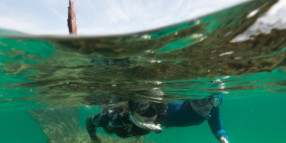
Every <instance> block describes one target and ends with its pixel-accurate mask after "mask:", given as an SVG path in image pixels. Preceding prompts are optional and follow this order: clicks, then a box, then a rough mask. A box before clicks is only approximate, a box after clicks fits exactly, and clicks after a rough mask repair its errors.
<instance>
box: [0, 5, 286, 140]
mask: <svg viewBox="0 0 286 143" xmlns="http://www.w3.org/2000/svg"><path fill="white" fill-rule="evenodd" d="M275 2H276V1H266V0H258V1H251V2H247V3H245V4H242V5H238V6H235V7H232V8H229V9H226V10H223V11H219V12H216V13H213V14H210V15H207V16H204V17H200V18H197V19H195V20H189V21H185V22H182V23H179V24H175V25H171V26H168V27H163V28H160V29H155V30H150V31H143V32H140V33H133V34H126V35H114V36H106V37H81V36H78V37H72V36H71V37H51V36H32V35H25V34H23V33H19V32H15V31H9V30H0V35H1V36H0V67H1V69H0V79H1V81H0V112H1V114H0V127H1V128H0V135H1V138H0V142H1V143H2V142H3V143H16V142H17V143H18V142H23V143H26V142H27V143H33V142H35V143H36V142H37V143H38V142H57V143H63V142H89V139H88V136H87V133H86V131H85V119H86V117H88V116H89V115H92V114H95V113H99V112H100V106H101V105H102V104H105V103H106V102H107V101H109V100H111V99H113V98H114V97H121V98H124V99H128V100H130V99H132V100H134V99H136V100H149V101H156V102H164V103H168V102H172V101H177V100H183V99H197V98H203V97H206V96H209V95H211V94H214V93H215V94H219V95H220V96H223V104H222V105H221V112H222V113H221V115H222V120H223V126H224V129H225V130H226V131H227V133H228V136H229V138H230V142H231V143H241V142H245V143H248V142H249V143H250V142H251V143H252V142H261V143H269V142H279V143H280V142H281V143H283V142H286V139H285V137H284V134H285V131H286V123H285V121H286V114H285V113H286V111H285V110H284V107H283V105H284V104H285V101H286V96H285V95H286V74H285V73H286V66H285V65H286V60H285V54H286V52H285V51H286V38H285V36H283V35H285V34H286V31H285V29H275V27H273V30H272V31H271V32H270V33H260V34H253V35H252V38H250V39H246V40H244V41H239V40H237V41H235V40H234V39H236V37H237V36H238V35H240V34H243V33H244V31H245V30H246V31H247V29H248V28H249V27H251V25H253V23H255V21H256V20H257V19H258V18H259V17H260V16H263V13H265V12H267V11H268V10H269V8H270V7H271V6H272V5H273V4H274V3H275ZM257 8H259V12H258V13H257V14H256V15H254V16H252V17H250V18H246V17H247V15H248V14H249V13H250V12H251V11H253V10H255V9H257ZM268 27H271V25H268ZM249 33H251V31H249ZM150 89H160V90H161V91H162V92H163V94H162V95H158V94H150V92H142V90H143V91H144V90H150ZM99 133H100V134H102V135H103V136H104V138H108V136H110V137H111V140H109V142H110V141H112V142H118V140H114V138H117V137H116V136H114V135H108V134H106V133H104V132H103V130H100V131H99ZM112 139H113V140H112ZM144 139H145V142H158V143H175V142H182V143H184V142H194V143H195V142H200V143H212V142H213V143H215V142H218V141H217V140H216V139H215V137H214V136H213V135H212V133H211V131H210V129H209V127H208V125H207V123H206V122H205V123H203V124H202V125H199V126H192V127H185V128H175V127H174V128H169V129H164V130H163V132H162V133H160V134H155V133H151V134H149V135H146V136H144ZM127 141H128V139H127V140H126V142H127Z"/></svg>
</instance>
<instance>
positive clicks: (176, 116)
mask: <svg viewBox="0 0 286 143" xmlns="http://www.w3.org/2000/svg"><path fill="white" fill-rule="evenodd" d="M221 102H222V98H221V97H218V96H216V95H213V96H211V97H209V98H207V99H199V100H186V101H179V102H173V103H169V104H168V105H167V112H166V114H165V115H164V116H165V117H163V118H162V119H163V121H159V122H161V124H162V125H163V126H165V127H186V126H193V125H199V124H201V123H203V122H204V121H205V120H207V121H208V124H209V126H210V128H211V131H212V133H213V134H214V135H215V137H216V138H217V139H218V140H219V141H220V142H221V143H228V137H227V135H226V132H225V130H224V129H223V128H222V123H221V119H220V111H219V105H220V104H221Z"/></svg>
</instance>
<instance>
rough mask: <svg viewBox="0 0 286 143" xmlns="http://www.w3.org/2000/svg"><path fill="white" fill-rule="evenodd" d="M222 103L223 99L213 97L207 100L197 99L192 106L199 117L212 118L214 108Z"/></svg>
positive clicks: (192, 102)
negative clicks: (211, 113) (211, 112)
mask: <svg viewBox="0 0 286 143" xmlns="http://www.w3.org/2000/svg"><path fill="white" fill-rule="evenodd" d="M221 102H222V97H219V96H216V95H213V96H211V97H209V98H205V99H197V100H192V101H191V106H192V108H193V110H195V111H196V112H197V113H198V114H199V115H202V116H203V117H205V118H210V117H211V116H210V111H211V110H212V108H213V107H218V106H219V105H220V104H221Z"/></svg>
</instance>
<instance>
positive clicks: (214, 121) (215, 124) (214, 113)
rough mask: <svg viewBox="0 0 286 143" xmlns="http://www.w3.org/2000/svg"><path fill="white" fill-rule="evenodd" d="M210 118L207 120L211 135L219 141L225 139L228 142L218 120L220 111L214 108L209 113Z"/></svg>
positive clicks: (219, 119)
mask: <svg viewBox="0 0 286 143" xmlns="http://www.w3.org/2000/svg"><path fill="white" fill-rule="evenodd" d="M210 115H211V117H210V118H209V119H208V123H209V126H210V128H211V130H212V133H213V134H214V135H215V136H216V138H217V139H218V140H219V139H220V138H221V137H225V138H226V139H227V140H228V136H227V134H226V132H225V130H224V129H223V128H222V122H221V118H220V111H219V108H218V107H214V108H213V109H212V110H211V113H210Z"/></svg>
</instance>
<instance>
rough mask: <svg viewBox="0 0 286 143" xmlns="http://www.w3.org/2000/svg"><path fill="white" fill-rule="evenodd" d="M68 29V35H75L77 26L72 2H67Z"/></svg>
mask: <svg viewBox="0 0 286 143" xmlns="http://www.w3.org/2000/svg"><path fill="white" fill-rule="evenodd" d="M68 27H69V33H70V34H74V35H76V34H77V24H76V14H75V7H74V0H69V7H68Z"/></svg>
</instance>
